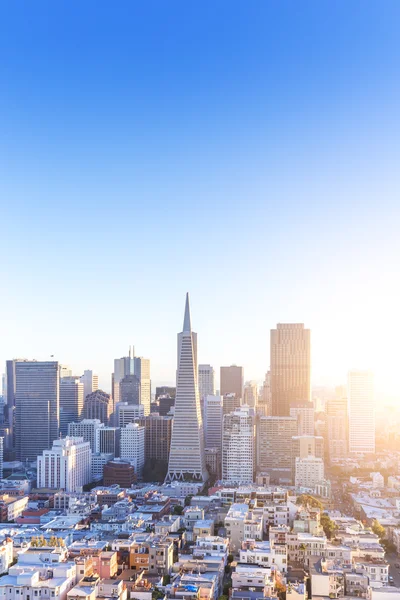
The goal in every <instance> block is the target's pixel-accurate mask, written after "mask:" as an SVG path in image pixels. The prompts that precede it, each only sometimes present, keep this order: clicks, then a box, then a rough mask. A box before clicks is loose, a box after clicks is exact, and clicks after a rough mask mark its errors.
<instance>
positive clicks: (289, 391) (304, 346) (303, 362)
mask: <svg viewBox="0 0 400 600" xmlns="http://www.w3.org/2000/svg"><path fill="white" fill-rule="evenodd" d="M271 394H272V415H273V416H289V414H290V407H291V406H292V405H293V404H295V403H298V402H310V401H311V348H310V330H309V329H304V325H303V323H278V325H277V328H276V329H272V330H271Z"/></svg>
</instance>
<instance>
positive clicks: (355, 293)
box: [0, 0, 400, 394]
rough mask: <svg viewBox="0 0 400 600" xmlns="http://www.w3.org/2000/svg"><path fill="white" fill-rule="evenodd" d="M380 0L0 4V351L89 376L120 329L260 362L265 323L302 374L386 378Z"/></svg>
mask: <svg viewBox="0 0 400 600" xmlns="http://www.w3.org/2000/svg"><path fill="white" fill-rule="evenodd" d="M399 19H400V4H399V2H398V1H397V0H385V2H379V1H378V0H375V1H374V2H371V1H368V0H359V1H357V0H350V1H349V0H342V1H341V0H335V1H331V2H321V1H320V0H314V1H312V2H311V1H307V0H304V1H298V0H293V1H292V2H286V1H284V0H271V1H269V0H260V1H257V0H254V1H249V2H245V1H241V2H238V1H235V0H229V1H224V0H210V1H208V0H202V1H201V2H188V1H187V0H182V1H175V0H171V1H169V2H163V1H162V0H158V1H156V2H152V1H146V2H136V1H133V0H130V1H123V0H119V1H118V2H110V1H109V2H104V1H101V0H100V1H99V0H96V1H90V0H84V1H81V0H76V1H73V0H68V1H67V0H66V1H62V0H57V2H54V0H49V1H46V2H45V1H41V0H37V1H35V2H32V1H30V0H29V1H28V0H26V1H25V2H23V1H19V0H5V1H4V2H1V3H0V57H1V59H0V203H1V209H0V257H1V263H0V264H1V285H0V364H2V363H3V362H4V361H5V360H6V359H7V358H13V357H25V356H26V357H36V358H38V359H43V358H48V357H49V356H50V355H51V354H54V355H55V357H56V358H57V359H58V360H60V362H62V363H65V364H69V365H71V366H72V367H73V369H74V371H76V372H77V373H80V372H81V371H82V370H83V369H84V368H93V369H94V370H95V371H97V372H98V373H99V375H100V382H101V385H102V387H104V388H105V389H109V387H110V372H111V370H112V361H113V359H114V358H115V357H120V356H123V355H124V354H126V353H127V349H128V346H129V344H134V345H135V347H136V351H137V354H139V355H143V356H146V357H149V358H150V359H151V361H152V379H153V383H154V384H158V383H169V382H173V381H174V374H175V368H176V333H177V332H178V331H180V330H181V327H182V319H183V309H184V300H185V292H186V291H189V292H190V294H191V304H192V323H193V328H194V329H195V330H196V331H197V332H198V335H199V360H200V361H201V362H210V363H211V364H213V365H214V367H215V368H216V369H219V366H220V365H221V364H231V363H236V364H242V365H244V367H245V378H246V379H257V380H261V379H262V378H263V376H264V373H265V371H266V370H267V369H268V365H269V330H270V328H271V327H274V326H275V324H276V323H277V322H285V321H288V322H304V323H305V324H306V326H307V327H310V328H311V329H312V344H313V381H314V383H316V384H320V383H329V384H330V383H341V382H343V381H344V380H345V374H346V371H347V370H348V368H353V367H358V368H363V367H370V368H372V369H373V370H374V371H375V373H376V379H377V384H378V387H380V389H384V390H385V391H387V392H390V393H393V394H397V393H398V392H399V390H398V387H399V383H398V362H399V357H398V355H399V352H398V347H399V339H400V323H399V317H398V314H399V304H400V286H399V261H400V234H399V229H400V195H399V192H400V168H399V165H400V148H399V139H400V136H399V133H400V122H399V106H400V77H399V73H400V36H399Z"/></svg>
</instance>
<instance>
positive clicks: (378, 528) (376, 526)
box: [372, 519, 386, 540]
mask: <svg viewBox="0 0 400 600" xmlns="http://www.w3.org/2000/svg"><path fill="white" fill-rule="evenodd" d="M372 531H373V532H374V533H375V535H377V536H378V537H379V539H380V540H382V539H384V538H385V537H386V530H385V528H384V527H382V525H381V524H380V523H379V521H378V519H374V520H373V521H372Z"/></svg>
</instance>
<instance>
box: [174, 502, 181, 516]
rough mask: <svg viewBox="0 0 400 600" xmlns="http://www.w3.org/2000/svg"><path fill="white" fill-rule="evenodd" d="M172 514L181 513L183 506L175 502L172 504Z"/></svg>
mask: <svg viewBox="0 0 400 600" xmlns="http://www.w3.org/2000/svg"><path fill="white" fill-rule="evenodd" d="M173 512H174V515H181V514H182V513H183V506H181V505H180V504H175V506H174V511H173Z"/></svg>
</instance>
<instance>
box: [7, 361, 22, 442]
mask: <svg viewBox="0 0 400 600" xmlns="http://www.w3.org/2000/svg"><path fill="white" fill-rule="evenodd" d="M18 360H20V359H14V360H7V361H6V373H5V375H6V377H5V399H4V402H5V406H4V418H5V419H4V420H5V422H6V423H7V424H8V432H9V433H8V436H7V438H6V439H5V440H4V447H5V448H7V449H11V448H13V447H14V445H15V363H16V362H18Z"/></svg>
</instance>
